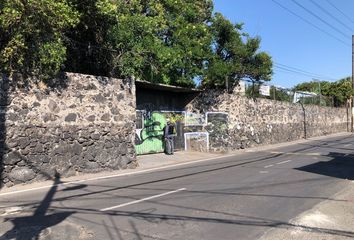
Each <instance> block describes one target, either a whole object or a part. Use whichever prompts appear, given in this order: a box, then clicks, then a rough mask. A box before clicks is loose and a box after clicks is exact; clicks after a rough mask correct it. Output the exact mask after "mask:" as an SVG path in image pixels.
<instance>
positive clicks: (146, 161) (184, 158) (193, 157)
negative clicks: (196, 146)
mask: <svg viewBox="0 0 354 240" xmlns="http://www.w3.org/2000/svg"><path fill="white" fill-rule="evenodd" d="M219 156H225V155H221V154H213V153H202V152H183V151H181V152H175V153H174V154H173V155H166V154H164V153H158V154H149V155H141V156H138V157H137V160H138V164H139V167H138V169H150V168H156V167H163V166H167V165H173V164H178V163H184V162H192V161H197V160H201V159H208V158H215V157H219Z"/></svg>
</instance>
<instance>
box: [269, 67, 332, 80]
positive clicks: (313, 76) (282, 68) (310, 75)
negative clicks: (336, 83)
mask: <svg viewBox="0 0 354 240" xmlns="http://www.w3.org/2000/svg"><path fill="white" fill-rule="evenodd" d="M275 67H276V68H278V69H281V70H283V71H287V72H290V73H295V74H298V75H303V76H306V77H311V78H324V77H323V76H320V75H314V74H308V73H306V72H302V71H297V70H293V69H289V68H286V67H282V66H278V65H275ZM327 80H328V81H330V80H334V79H327Z"/></svg>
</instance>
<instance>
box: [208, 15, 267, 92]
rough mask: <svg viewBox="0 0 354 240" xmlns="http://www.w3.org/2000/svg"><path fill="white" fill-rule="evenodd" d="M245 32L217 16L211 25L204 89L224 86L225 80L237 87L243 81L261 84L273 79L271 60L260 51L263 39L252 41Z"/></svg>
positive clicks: (238, 26)
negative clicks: (263, 81) (209, 52)
mask: <svg viewBox="0 0 354 240" xmlns="http://www.w3.org/2000/svg"><path fill="white" fill-rule="evenodd" d="M241 31H242V24H236V25H234V24H232V23H231V22H230V21H229V20H227V19H225V17H224V16H222V15H221V14H220V13H216V14H215V16H214V19H213V21H212V25H211V32H212V37H213V41H212V45H211V55H210V57H209V59H208V60H207V62H206V74H205V77H204V79H203V85H204V86H205V87H222V88H223V87H224V86H225V83H226V81H229V82H230V84H231V85H235V84H237V83H238V81H239V80H240V79H242V78H248V79H251V80H253V81H257V82H259V81H260V80H265V81H269V80H270V79H271V76H272V73H273V72H272V65H273V64H272V60H271V57H270V56H269V55H268V54H267V53H265V52H258V50H259V47H260V38H251V37H249V36H248V35H247V34H244V33H242V32H241Z"/></svg>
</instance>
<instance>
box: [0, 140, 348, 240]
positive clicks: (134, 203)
mask: <svg viewBox="0 0 354 240" xmlns="http://www.w3.org/2000/svg"><path fill="white" fill-rule="evenodd" d="M347 179H349V180H353V179H354V136H353V135H351V136H342V137H329V138H326V139H323V140H313V141H308V142H305V143H300V144H294V145H291V146H287V147H281V148H276V149H272V150H267V151H260V152H258V151H255V152H252V150H251V151H250V152H247V153H243V154H238V155H236V156H229V157H225V158H219V159H215V160H209V161H205V162H198V163H192V164H190V165H184V166H180V167H171V168H167V169H163V170H158V171H155V172H151V173H144V174H137V175H131V176H125V177H116V178H111V179H101V180H96V181H89V182H81V183H75V184H71V185H65V186H63V185H59V186H58V185H54V186H53V187H52V188H50V189H42V190H35V191H30V192H25V193H20V194H14V195H5V196H2V195H1V194H0V206H1V208H3V209H4V208H7V209H8V208H10V207H21V208H22V209H21V210H19V212H18V213H14V214H10V215H6V216H2V217H0V226H2V227H0V239H1V240H2V239H7V238H9V239H11V237H13V238H15V237H16V236H17V239H21V238H20V237H18V236H20V235H21V234H24V236H25V238H23V239H31V238H35V237H38V236H42V237H43V232H46V234H49V232H50V230H52V232H53V231H55V227H56V226H59V225H61V224H63V223H73V224H75V226H79V227H81V226H82V227H83V228H82V229H85V231H88V232H90V233H93V234H94V235H93V236H92V235H89V236H90V237H92V238H94V239H124V240H126V239H138V240H140V239H166V240H172V239H183V240H187V239H211V240H215V239H233V240H234V239H252V240H253V239H257V238H259V237H261V236H262V235H263V234H264V233H265V232H266V231H268V230H270V229H271V228H284V229H286V228H289V227H291V224H290V223H289V221H290V219H292V218H294V217H296V216H297V215H299V214H300V213H302V212H304V211H306V210H308V209H310V208H312V207H313V206H314V205H316V204H317V203H319V202H321V201H324V200H333V201H337V199H332V196H333V195H334V194H335V193H337V192H338V191H340V190H341V189H343V187H345V185H346V183H347ZM61 181H62V180H61V179H57V180H56V183H60V182H61ZM53 229H54V230H53ZM309 230H311V231H326V229H309ZM70 231H71V230H65V231H63V232H62V233H59V232H57V235H58V236H59V237H58V236H57V239H69V236H67V235H65V234H70ZM21 232H22V233H21ZM41 232H42V233H41ZM41 234H42V235H41ZM330 234H332V235H338V236H341V235H343V234H346V236H348V235H349V236H352V237H353V238H354V231H353V232H345V233H344V232H341V231H331V232H330ZM60 236H62V238H61V237H60ZM73 239H75V238H74V237H73Z"/></svg>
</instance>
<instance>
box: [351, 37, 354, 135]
mask: <svg viewBox="0 0 354 240" xmlns="http://www.w3.org/2000/svg"><path fill="white" fill-rule="evenodd" d="M353 89H354V35H352V90H353ZM351 102H352V104H351V115H352V121H351V130H352V132H354V126H353V125H354V111H353V107H354V98H353V96H352V101H351Z"/></svg>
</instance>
